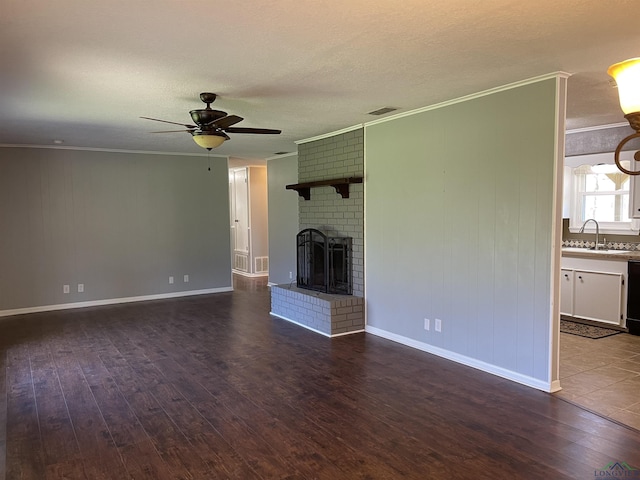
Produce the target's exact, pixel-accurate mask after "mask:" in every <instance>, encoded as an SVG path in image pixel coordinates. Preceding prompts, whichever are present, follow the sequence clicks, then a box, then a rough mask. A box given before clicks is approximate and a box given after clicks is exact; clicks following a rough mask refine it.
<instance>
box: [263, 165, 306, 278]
mask: <svg viewBox="0 0 640 480" xmlns="http://www.w3.org/2000/svg"><path fill="white" fill-rule="evenodd" d="M267 183H268V192H269V202H268V203H269V282H270V283H273V284H279V283H291V282H292V281H293V282H295V275H296V234H297V233H298V231H299V228H298V194H297V193H296V192H295V191H293V190H286V189H285V186H286V185H290V184H293V183H298V156H297V155H290V156H286V157H282V158H274V159H271V160H268V161H267ZM289 272H293V278H289Z"/></svg>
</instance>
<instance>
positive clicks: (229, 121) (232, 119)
mask: <svg viewBox="0 0 640 480" xmlns="http://www.w3.org/2000/svg"><path fill="white" fill-rule="evenodd" d="M242 120H244V118H242V117H239V116H238V115H227V116H226V117H223V118H220V119H218V120H214V121H213V122H211V123H209V125H213V126H215V127H218V128H228V127H230V126H231V125H235V124H236V123H240V122H241V121H242Z"/></svg>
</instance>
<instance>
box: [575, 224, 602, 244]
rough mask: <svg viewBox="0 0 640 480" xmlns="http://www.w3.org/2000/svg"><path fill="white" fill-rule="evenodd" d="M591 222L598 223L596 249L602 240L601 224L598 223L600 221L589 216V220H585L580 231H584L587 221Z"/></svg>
mask: <svg viewBox="0 0 640 480" xmlns="http://www.w3.org/2000/svg"><path fill="white" fill-rule="evenodd" d="M589 222H593V223H595V224H596V247H595V249H594V250H599V247H598V245H599V243H598V242H599V241H600V225H598V222H597V221H596V219H595V218H589V219H587V220H585V221H584V223H583V224H582V228H580V231H579V232H578V233H584V227H585V225H586V224H587V223H589Z"/></svg>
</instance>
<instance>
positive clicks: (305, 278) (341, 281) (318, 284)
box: [296, 228, 353, 295]
mask: <svg viewBox="0 0 640 480" xmlns="http://www.w3.org/2000/svg"><path fill="white" fill-rule="evenodd" d="M296 240H297V242H296V243H297V245H298V255H297V257H298V272H297V273H298V277H297V278H298V282H297V285H298V287H300V288H306V289H308V290H316V291H318V292H325V293H339V294H343V295H351V293H352V288H353V285H352V284H353V279H352V273H351V237H329V236H327V235H325V234H324V233H322V232H321V231H320V230H315V229H313V228H308V229H306V230H302V231H301V232H300V233H298V235H297V237H296Z"/></svg>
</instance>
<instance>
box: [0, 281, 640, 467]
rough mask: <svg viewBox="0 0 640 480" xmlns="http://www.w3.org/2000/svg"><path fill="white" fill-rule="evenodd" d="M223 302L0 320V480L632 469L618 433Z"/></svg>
mask: <svg viewBox="0 0 640 480" xmlns="http://www.w3.org/2000/svg"><path fill="white" fill-rule="evenodd" d="M235 287H236V291H234V292H233V293H224V294H218V295H207V296H197V297H187V298H182V299H176V300H167V301H153V302H144V303H138V304H128V305H114V306H108V307H96V308H88V309H81V310H74V311H67V312H49V313H41V314H34V315H25V316H21V317H19V319H18V318H14V319H4V320H2V321H0V355H1V356H0V432H2V431H3V429H6V435H5V437H6V447H5V448H6V477H7V478H10V479H12V480H13V479H14V478H24V479H34V480H35V479H38V480H40V479H43V478H46V479H48V478H50V479H58V478H74V479H81V478H91V479H93V478H96V479H100V478H104V479H107V478H135V479H139V480H151V479H154V480H155V479H162V480H164V479H167V480H175V479H209V478H216V479H218V478H221V479H222V478H229V479H243V480H244V479H253V478H255V479H274V478H282V479H298V478H299V479H303V478H309V479H312V478H313V479H336V478H337V479H341V478H349V479H351V478H354V479H395V478H407V479H422V478H462V479H464V478H478V479H483V478H486V479H490V478H525V479H526V478H532V479H537V478H554V479H565V478H566V479H569V478H593V476H594V472H595V471H597V470H599V469H601V468H603V467H604V466H605V465H606V464H607V463H608V462H610V461H625V462H627V463H629V464H631V465H633V466H639V465H640V434H639V433H638V432H637V431H635V430H632V429H628V428H625V427H623V426H620V425H618V424H616V423H613V422H610V421H608V420H606V419H603V418H600V417H598V416H596V415H593V414H591V413H589V412H587V411H585V410H581V409H580V408H578V407H576V406H574V405H571V404H568V403H566V402H564V401H562V400H561V399H558V398H555V397H553V396H551V395H547V394H544V393H542V392H538V391H535V390H532V389H529V388H526V387H523V386H521V385H517V384H514V383H512V382H509V381H506V380H504V379H501V378H498V377H495V376H492V375H489V374H486V373H483V372H479V371H477V370H474V369H471V368H467V367H464V366H461V365H458V364H455V363H452V362H448V361H446V360H444V359H441V358H437V357H434V356H432V355H428V354H426V353H424V352H420V351H417V350H413V349H410V348H407V347H404V346H402V345H398V344H395V343H393V342H389V341H387V340H384V339H381V338H378V337H373V336H370V335H365V334H358V335H352V336H347V337H340V338H335V339H327V338H325V337H322V336H319V335H316V334H313V333H312V332H309V331H307V330H304V329H301V328H299V327H297V326H295V325H292V324H289V323H287V322H284V321H281V320H279V319H275V318H272V317H270V316H269V315H268V310H269V294H268V289H267V288H266V285H265V282H264V281H263V280H258V281H255V280H247V279H243V278H239V279H236V281H235ZM2 359H4V363H3V361H2ZM3 382H4V383H3ZM3 391H4V392H5V396H6V401H5V404H6V406H5V407H4V408H5V409H6V419H3V417H2V413H1V410H2V408H3V407H2V400H1V398H2V395H3ZM0 448H2V434H1V433H0ZM0 458H1V456H0ZM0 468H1V463H0ZM0 473H2V472H1V470H0ZM0 478H2V477H1V476H0Z"/></svg>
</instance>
